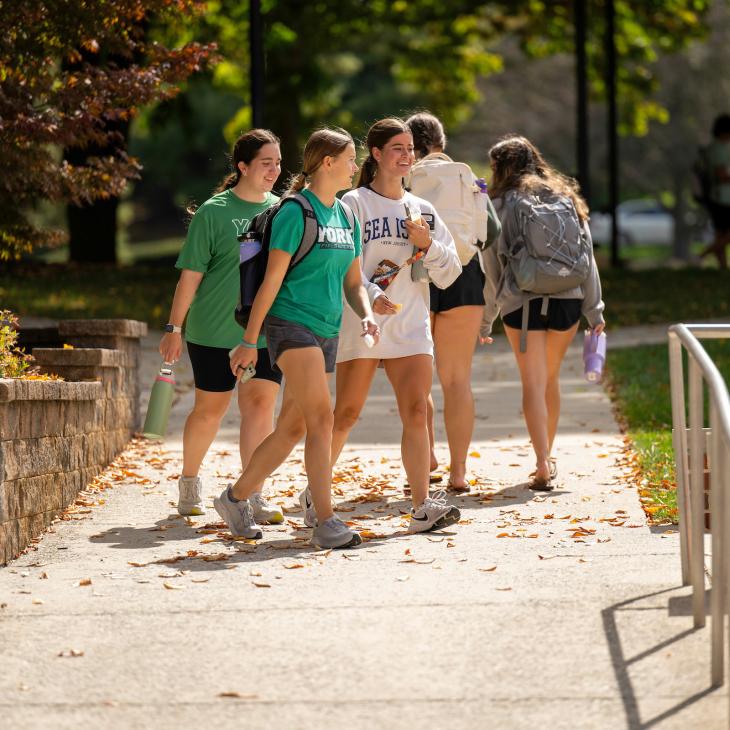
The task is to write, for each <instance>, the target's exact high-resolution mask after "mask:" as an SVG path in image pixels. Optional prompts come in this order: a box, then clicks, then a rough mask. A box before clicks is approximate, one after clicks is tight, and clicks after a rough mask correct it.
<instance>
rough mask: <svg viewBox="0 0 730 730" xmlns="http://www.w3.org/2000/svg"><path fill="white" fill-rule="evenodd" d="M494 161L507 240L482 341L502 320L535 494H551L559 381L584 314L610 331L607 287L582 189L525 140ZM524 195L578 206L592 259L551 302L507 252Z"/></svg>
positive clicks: (488, 262) (488, 264)
mask: <svg viewBox="0 0 730 730" xmlns="http://www.w3.org/2000/svg"><path fill="white" fill-rule="evenodd" d="M489 158H490V160H489V161H490V165H491V167H492V174H493V176H492V183H491V186H490V193H491V196H492V199H493V201H494V207H495V209H496V210H497V213H498V214H499V216H500V220H501V221H502V233H501V234H500V236H499V238H498V239H497V241H496V242H495V243H494V244H493V245H492V246H491V247H490V248H489V249H487V251H486V253H485V255H484V265H485V273H486V283H485V290H484V291H485V299H486V306H485V311H484V318H483V320H482V327H481V331H480V335H481V338H482V341H483V342H491V333H492V324H493V323H494V320H495V319H496V317H497V315H498V314H499V315H501V317H502V323H503V324H504V330H505V333H506V335H507V339H508V340H509V342H510V345H511V347H512V350H513V352H514V354H515V358H516V360H517V365H518V367H519V371H520V379H521V381H522V408H523V412H524V414H525V421H526V423H527V430H528V432H529V434H530V439H531V441H532V448H533V449H534V451H535V459H536V461H535V471H534V473H533V474H532V475H531V481H530V487H531V488H532V489H537V490H550V489H552V488H553V486H554V480H555V478H556V477H557V465H556V463H555V460H554V459H553V458H552V456H551V454H552V449H553V442H554V441H555V434H556V432H557V429H558V421H559V419H560V382H559V376H560V367H561V364H562V361H563V357H564V356H565V352H566V350H567V349H568V346H569V345H570V343H571V341H572V340H573V337H574V336H575V333H576V331H577V330H578V323H579V321H580V318H581V315H582V316H583V317H585V319H586V320H587V322H588V325H589V326H590V327H591V328H592V329H593V331H594V332H596V333H597V334H598V333H600V332H602V331H603V329H604V327H605V322H604V319H603V309H604V304H603V300H602V299H601V280H600V278H599V276H598V268H597V267H596V262H595V259H594V257H593V246H592V241H591V237H590V230H589V228H588V206H587V205H586V202H585V201H584V200H583V198H582V197H581V196H580V194H579V192H578V185H577V183H576V182H575V181H574V180H572V179H571V178H568V177H566V176H564V175H562V174H561V173H559V172H558V171H557V170H554V169H553V168H552V167H551V166H550V165H549V164H548V163H547V162H546V161H545V159H544V158H543V157H542V155H541V153H540V151H539V150H538V149H537V148H536V147H535V146H534V145H533V144H532V143H531V142H530V141H529V140H527V139H525V138H524V137H519V136H516V135H511V136H508V137H505V138H503V139H502V140H500V141H499V142H498V143H497V144H496V145H494V147H492V148H491V149H490V151H489ZM526 196H535V197H536V198H538V199H539V198H550V199H556V198H558V199H563V200H565V199H567V200H568V201H570V203H572V205H573V206H574V208H575V213H576V214H577V219H578V221H579V225H580V227H581V229H582V234H583V235H584V236H585V239H586V241H587V243H588V250H589V256H590V270H589V272H588V276H587V277H586V279H585V280H584V282H583V283H582V284H581V285H580V286H578V287H574V288H571V289H567V290H565V291H560V292H558V293H555V294H550V295H549V297H546V296H544V295H543V294H530V293H526V292H524V291H522V290H521V289H520V288H519V287H518V286H517V284H516V281H515V277H514V275H513V273H512V270H511V269H510V265H509V253H510V250H511V245H512V244H513V242H514V241H515V239H516V237H517V236H518V230H517V226H518V223H517V216H516V215H515V208H516V206H518V205H519V204H520V200H521V199H523V198H524V197H526ZM545 305H547V306H545ZM523 306H525V307H528V310H529V311H528V312H527V313H526V315H527V316H526V318H525V319H526V324H527V332H526V347H525V348H521V347H520V334H521V329H522V326H523Z"/></svg>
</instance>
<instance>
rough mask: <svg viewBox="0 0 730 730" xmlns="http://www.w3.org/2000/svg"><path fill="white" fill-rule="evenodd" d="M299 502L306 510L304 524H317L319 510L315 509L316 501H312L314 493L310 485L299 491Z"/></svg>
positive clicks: (311, 525)
mask: <svg viewBox="0 0 730 730" xmlns="http://www.w3.org/2000/svg"><path fill="white" fill-rule="evenodd" d="M299 504H301V505H302V509H303V510H304V524H305V525H306V526H307V527H316V526H317V512H316V511H315V509H314V502H312V493H311V492H310V491H309V485H308V484H307V486H306V487H305V488H304V489H303V490H302V491H301V492H300V493H299Z"/></svg>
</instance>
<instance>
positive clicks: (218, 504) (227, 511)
mask: <svg viewBox="0 0 730 730" xmlns="http://www.w3.org/2000/svg"><path fill="white" fill-rule="evenodd" d="M230 488H231V485H230V484H229V485H228V486H227V487H226V488H225V489H224V490H223V491H222V492H221V495H220V497H216V498H215V499H214V500H213V506H214V507H215V511H216V512H217V513H218V514H219V515H220V516H221V517H222V518H223V519H224V520H225V522H226V524H227V525H228V529H229V530H230V531H231V534H232V535H237V536H239V537H247V538H249V539H250V540H260V539H261V538H262V536H263V533H262V532H261V528H260V527H259V526H258V525H257V524H256V520H255V519H254V517H253V510H252V509H251V505H250V503H249V501H248V500H247V499H239V500H237V501H235V502H234V501H233V500H232V499H231V497H230V495H229V494H228V490H229V489H230Z"/></svg>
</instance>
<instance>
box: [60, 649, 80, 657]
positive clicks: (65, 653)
mask: <svg viewBox="0 0 730 730" xmlns="http://www.w3.org/2000/svg"><path fill="white" fill-rule="evenodd" d="M83 655H84V652H83V651H81V649H66V651H59V652H58V656H62V657H78V656H83Z"/></svg>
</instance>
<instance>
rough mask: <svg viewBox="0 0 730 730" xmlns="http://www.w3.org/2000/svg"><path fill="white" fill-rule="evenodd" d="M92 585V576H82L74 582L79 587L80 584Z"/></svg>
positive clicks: (75, 586)
mask: <svg viewBox="0 0 730 730" xmlns="http://www.w3.org/2000/svg"><path fill="white" fill-rule="evenodd" d="M90 585H91V578H81V579H80V580H77V581H76V582H75V583H74V588H79V587H80V586H90Z"/></svg>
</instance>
